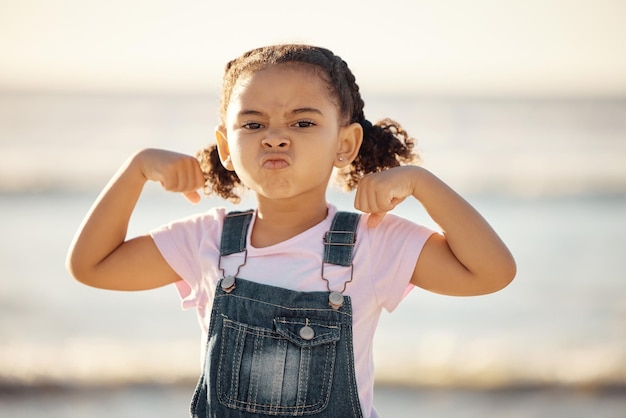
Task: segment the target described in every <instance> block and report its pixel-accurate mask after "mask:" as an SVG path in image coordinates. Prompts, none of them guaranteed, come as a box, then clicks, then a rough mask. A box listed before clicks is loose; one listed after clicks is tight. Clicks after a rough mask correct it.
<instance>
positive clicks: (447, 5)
mask: <svg viewBox="0 0 626 418" xmlns="http://www.w3.org/2000/svg"><path fill="white" fill-rule="evenodd" d="M625 21H626V1H623V0H422V1H420V0H413V1H411V0H384V1H383V0H377V1H372V0H356V1H355V0H343V1H342V0H316V1H308V2H294V1H287V0H275V1H272V0H264V1H258V0H254V1H253V0H236V1H222V2H216V1H213V0H202V1H201V0H0V91H2V90H4V91H7V90H9V91H24V90H27V91H30V90H54V91H122V92H128V91H148V92H154V91H156V92H184V93H206V92H215V91H217V89H218V88H219V85H220V82H221V76H222V71H223V68H224V64H225V63H226V62H227V61H228V60H230V59H232V58H234V57H236V56H238V55H240V54H241V53H243V52H244V51H246V50H249V49H251V48H254V47H258V46H262V45H265V44H273V43H284V42H303V43H311V44H317V45H320V46H325V47H327V48H330V49H332V50H333V51H334V52H335V53H336V54H338V55H340V56H341V57H342V58H344V59H345V60H346V61H347V62H348V64H349V66H350V68H351V69H352V71H353V72H354V73H355V75H356V77H357V81H358V82H359V84H360V85H361V88H367V89H368V91H372V92H384V93H394V94H412V95H496V96H498V95H499V96H508V95H516V96H519V95H531V96H533V95H534V96H536V95H540V96H602V97H604V96H611V97H623V96H625V95H626V53H625V51H626V24H624V22H625Z"/></svg>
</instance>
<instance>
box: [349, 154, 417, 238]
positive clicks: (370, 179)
mask: <svg viewBox="0 0 626 418" xmlns="http://www.w3.org/2000/svg"><path fill="white" fill-rule="evenodd" d="M415 170H419V168H417V167H413V166H402V167H394V168H390V169H389V170H386V171H381V172H378V173H372V174H368V175H367V176H365V177H363V178H362V179H361V180H360V182H359V187H358V188H357V191H356V196H355V199H354V207H355V208H356V209H358V210H360V211H361V212H364V213H369V214H370V216H369V218H368V220H367V225H368V226H369V227H370V228H374V227H376V226H378V224H380V222H381V221H382V220H383V217H384V216H385V214H386V213H387V212H389V211H390V210H392V209H394V208H395V207H396V206H397V205H398V204H400V203H401V202H402V201H403V200H404V199H406V198H407V197H409V196H412V195H413V191H414V181H413V177H414V176H413V174H414V173H413V172H414V171H415Z"/></svg>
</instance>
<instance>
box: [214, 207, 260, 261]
mask: <svg viewBox="0 0 626 418" xmlns="http://www.w3.org/2000/svg"><path fill="white" fill-rule="evenodd" d="M252 215H254V210H247V211H243V212H239V211H233V212H229V213H228V214H227V215H226V217H225V218H224V227H223V229H222V240H221V242H220V255H221V256H225V255H231V254H235V253H242V252H244V251H245V250H246V238H247V236H248V227H249V226H250V223H251V222H252Z"/></svg>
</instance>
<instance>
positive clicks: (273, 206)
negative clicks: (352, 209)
mask: <svg viewBox="0 0 626 418" xmlns="http://www.w3.org/2000/svg"><path fill="white" fill-rule="evenodd" d="M327 215H328V206H327V204H326V201H325V200H321V201H320V202H319V203H318V204H314V205H311V204H307V205H295V206H294V205H292V204H285V203H284V202H276V201H271V202H262V201H259V205H258V211H257V217H256V221H255V223H254V228H253V229H252V236H251V244H252V246H254V247H256V248H262V247H269V246H270V245H275V244H278V243H280V242H283V241H286V240H288V239H290V238H293V237H295V236H296V235H299V234H301V233H303V232H304V231H306V230H308V229H310V228H312V227H314V226H315V225H317V224H319V223H320V222H322V221H323V220H324V219H326V216H327Z"/></svg>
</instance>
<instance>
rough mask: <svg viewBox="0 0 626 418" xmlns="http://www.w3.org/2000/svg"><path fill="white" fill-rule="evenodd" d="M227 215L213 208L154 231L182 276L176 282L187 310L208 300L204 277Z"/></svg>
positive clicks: (164, 250) (156, 238)
mask: <svg viewBox="0 0 626 418" xmlns="http://www.w3.org/2000/svg"><path fill="white" fill-rule="evenodd" d="M223 216H224V213H223V210H220V209H213V210H211V211H209V212H207V213H204V214H199V215H194V216H191V217H188V218H184V219H181V220H178V221H174V222H172V223H169V224H167V225H164V226H162V227H160V228H158V229H155V230H153V231H151V232H150V236H151V237H152V239H153V240H154V243H155V244H156V246H157V248H158V249H159V251H160V252H161V255H162V256H163V258H164V259H165V261H166V262H167V263H168V264H169V265H170V267H172V269H173V270H174V271H175V272H176V273H177V274H178V275H179V276H180V278H181V279H182V280H181V281H179V282H177V283H176V288H177V290H178V293H179V295H180V297H181V298H182V301H183V308H185V309H189V308H194V307H198V306H199V305H200V304H201V303H203V300H206V294H205V293H206V289H205V287H206V283H204V282H203V276H204V275H205V272H206V270H207V267H208V266H207V265H206V264H207V262H209V263H210V262H211V261H214V260H215V259H216V256H215V255H214V253H215V251H216V250H217V237H219V234H220V233H221V226H222V220H223ZM217 251H218V250H217ZM212 254H213V256H212ZM218 254H219V252H218Z"/></svg>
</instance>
